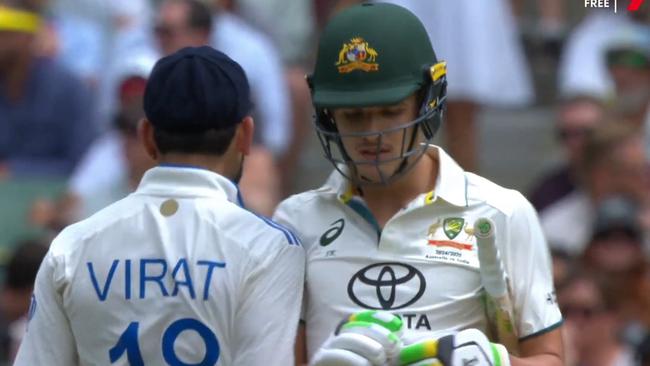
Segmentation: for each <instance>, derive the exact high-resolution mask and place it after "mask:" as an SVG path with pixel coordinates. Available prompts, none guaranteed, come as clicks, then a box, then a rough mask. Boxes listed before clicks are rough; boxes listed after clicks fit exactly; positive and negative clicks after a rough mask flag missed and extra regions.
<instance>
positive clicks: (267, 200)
mask: <svg viewBox="0 0 650 366" xmlns="http://www.w3.org/2000/svg"><path fill="white" fill-rule="evenodd" d="M155 33H156V36H157V40H158V44H159V45H160V49H161V51H162V52H163V53H165V54H168V53H170V52H173V51H176V50H178V49H179V48H182V47H184V46H199V45H205V44H210V45H212V46H213V47H215V48H216V49H218V50H220V51H222V52H224V53H226V54H227V55H229V56H230V57H232V59H233V60H235V61H237V62H238V63H239V64H241V66H242V68H243V69H244V71H245V72H246V75H247V77H248V78H249V80H250V84H251V93H252V94H253V101H254V103H255V106H256V112H255V113H254V114H255V119H256V121H260V122H259V123H258V124H257V126H259V128H258V129H257V130H256V139H255V142H256V146H255V148H254V149H253V150H252V151H251V154H250V155H249V156H248V157H247V159H246V163H245V164H246V165H247V166H248V165H250V166H251V168H250V169H249V168H248V167H246V168H245V169H244V171H245V172H246V175H245V176H244V177H243V178H242V181H241V190H242V193H243V196H244V199H245V200H246V204H247V205H248V207H250V208H251V209H253V210H254V211H256V212H259V213H261V214H265V215H270V214H271V213H272V212H273V209H274V208H275V206H276V205H277V203H278V202H279V199H280V184H279V179H280V178H279V173H278V170H277V161H278V159H280V158H281V157H282V156H283V154H284V153H285V149H286V147H287V145H288V143H289V136H290V133H291V131H290V124H289V123H290V118H289V115H290V114H289V112H288V106H289V99H288V94H287V89H286V84H285V80H284V78H283V77H282V75H283V71H282V66H281V63H280V60H279V57H278V55H277V52H276V50H275V49H274V48H273V46H272V44H271V43H270V42H269V41H268V39H266V38H265V37H264V36H263V35H261V34H260V33H259V32H257V31H255V30H254V29H253V28H251V27H250V26H248V25H246V23H244V22H243V21H242V20H241V19H239V18H238V17H236V16H235V15H233V14H230V13H228V12H225V11H217V13H216V15H215V16H214V17H213V16H212V14H211V10H210V8H209V7H208V6H207V5H205V4H204V3H202V2H201V1H199V0H165V1H163V3H162V4H161V5H160V8H159V10H158V16H157V20H156V27H155ZM247 175H252V176H251V177H248V176H247ZM253 175H254V176H253ZM249 195H258V197H259V199H255V200H247V199H246V197H248V196H249Z"/></svg>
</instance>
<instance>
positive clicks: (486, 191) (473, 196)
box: [465, 172, 532, 216]
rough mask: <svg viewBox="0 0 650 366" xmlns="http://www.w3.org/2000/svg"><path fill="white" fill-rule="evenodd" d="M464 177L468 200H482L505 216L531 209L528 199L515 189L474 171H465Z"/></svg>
mask: <svg viewBox="0 0 650 366" xmlns="http://www.w3.org/2000/svg"><path fill="white" fill-rule="evenodd" d="M465 177H466V182H467V195H468V201H470V202H476V203H478V202H483V203H485V204H487V205H489V206H491V207H493V208H495V209H496V210H498V211H500V212H501V213H503V214H504V215H506V216H512V215H513V214H515V213H517V212H520V211H522V210H531V209H532V205H531V204H530V202H529V201H528V199H526V197H524V195H523V194H521V192H519V191H517V190H516V189H511V188H506V187H503V186H501V185H499V184H497V183H495V182H492V181H491V180H489V179H487V178H485V177H482V176H480V175H477V174H474V173H469V172H466V173H465Z"/></svg>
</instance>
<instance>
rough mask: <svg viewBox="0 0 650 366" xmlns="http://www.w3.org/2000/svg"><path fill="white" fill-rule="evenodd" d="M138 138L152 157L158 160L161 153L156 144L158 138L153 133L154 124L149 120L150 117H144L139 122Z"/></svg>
mask: <svg viewBox="0 0 650 366" xmlns="http://www.w3.org/2000/svg"><path fill="white" fill-rule="evenodd" d="M138 138H139V139H140V142H141V143H142V146H144V150H145V151H146V152H147V155H149V157H150V158H152V159H154V160H157V159H158V156H159V155H160V153H159V152H158V146H157V145H156V139H155V138H154V134H153V125H152V124H151V122H149V120H148V119H146V118H143V119H141V120H140V122H139V123H138Z"/></svg>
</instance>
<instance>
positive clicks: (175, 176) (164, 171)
mask: <svg viewBox="0 0 650 366" xmlns="http://www.w3.org/2000/svg"><path fill="white" fill-rule="evenodd" d="M135 194H148V195H164V196H169V195H174V196H177V197H216V198H225V199H227V200H228V201H230V202H233V203H236V204H238V205H240V206H242V201H241V197H240V194H239V189H238V188H237V185H235V183H233V182H232V181H231V180H230V179H228V178H226V177H224V176H222V175H219V174H217V173H215V172H212V171H209V170H207V169H202V168H197V167H192V166H157V167H154V168H151V169H149V170H147V172H146V173H145V174H144V176H143V177H142V180H141V181H140V184H139V185H138V189H137V190H136V191H135Z"/></svg>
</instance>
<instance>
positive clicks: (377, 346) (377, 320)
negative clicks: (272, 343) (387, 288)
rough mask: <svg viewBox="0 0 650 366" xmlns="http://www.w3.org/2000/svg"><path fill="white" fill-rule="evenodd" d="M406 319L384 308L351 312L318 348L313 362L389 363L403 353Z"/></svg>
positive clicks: (338, 365)
mask: <svg viewBox="0 0 650 366" xmlns="http://www.w3.org/2000/svg"><path fill="white" fill-rule="evenodd" d="M401 329H402V320H401V319H400V318H399V317H397V316H395V315H392V314H390V313H387V312H384V311H372V310H371V311H363V312H359V313H355V314H353V315H352V316H350V317H349V318H348V319H347V321H346V322H344V323H343V324H342V325H341V326H340V327H339V328H338V330H337V332H335V334H334V335H333V336H331V337H330V338H329V339H328V340H327V341H326V342H325V344H323V346H322V347H321V348H320V349H319V350H318V351H317V352H316V354H315V355H314V357H313V358H312V360H311V362H310V363H309V365H310V366H388V365H391V364H393V360H395V359H396V358H397V356H398V354H399V350H400V348H401V345H402V342H401V340H400V338H399V336H400V334H401Z"/></svg>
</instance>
